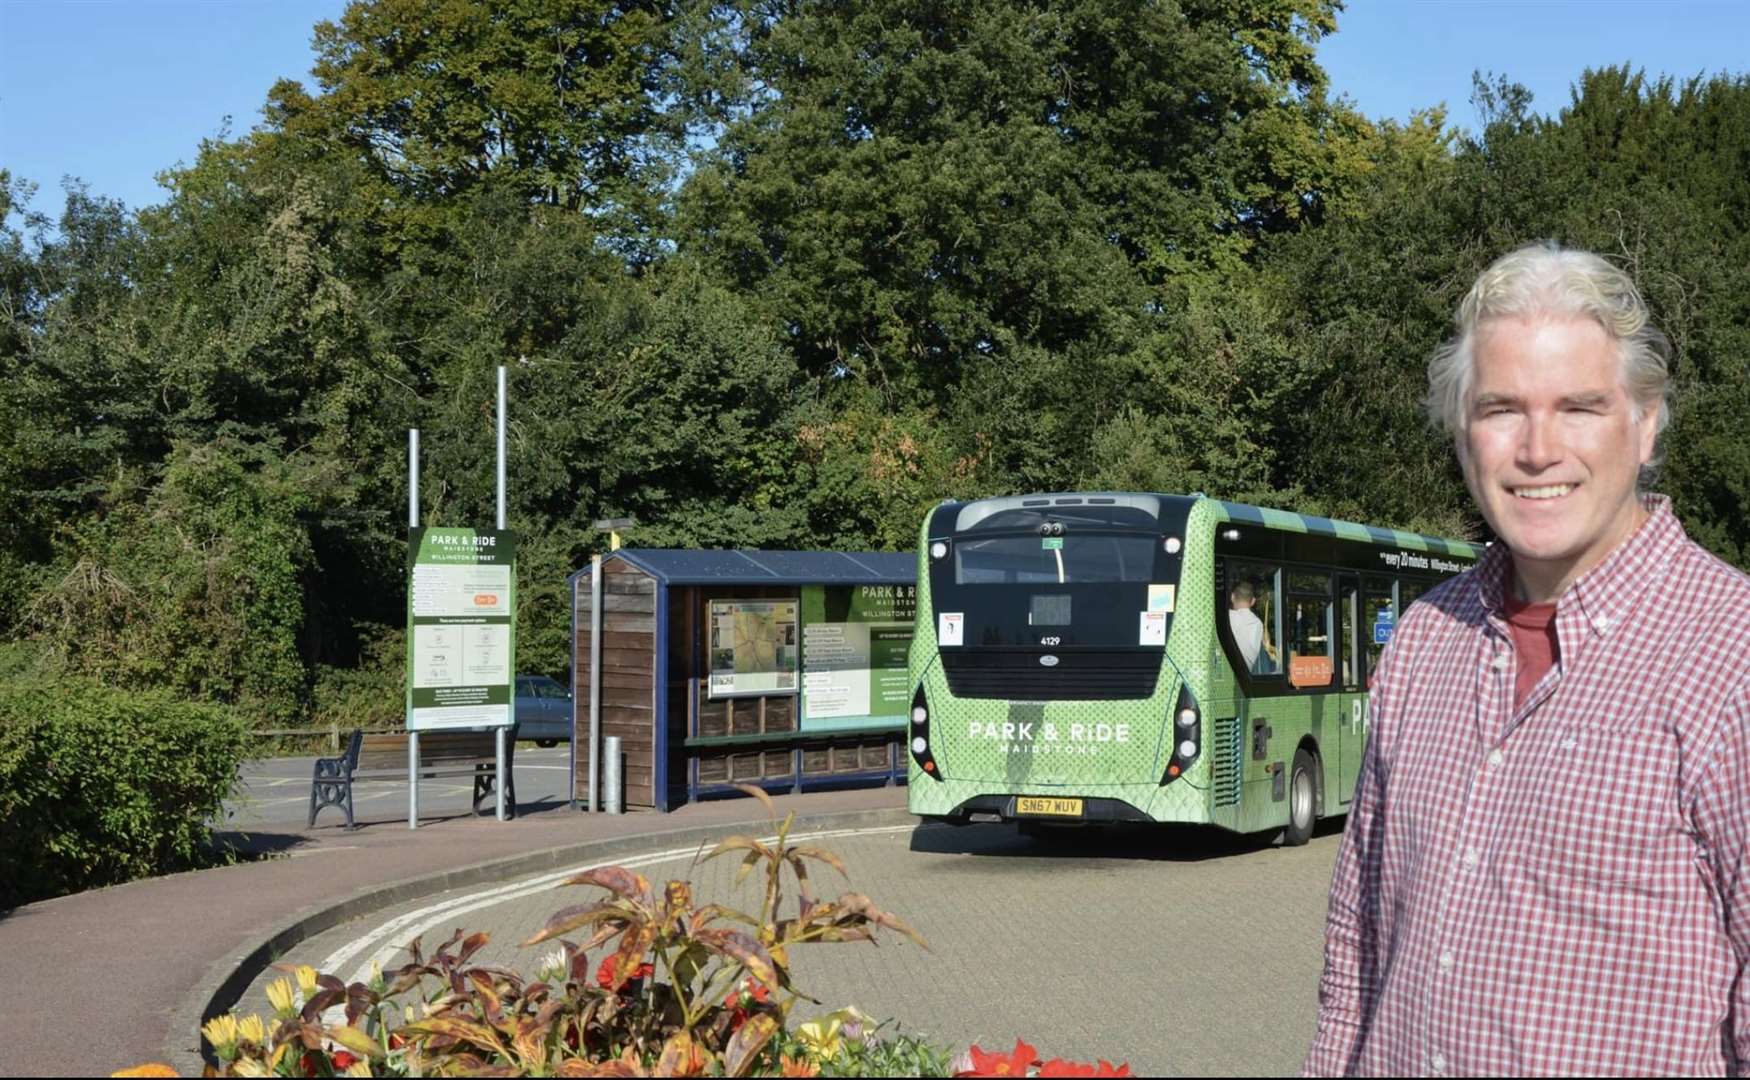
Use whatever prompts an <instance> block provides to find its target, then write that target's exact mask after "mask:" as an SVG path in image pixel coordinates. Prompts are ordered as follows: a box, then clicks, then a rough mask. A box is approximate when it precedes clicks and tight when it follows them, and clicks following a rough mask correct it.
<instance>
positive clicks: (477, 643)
mask: <svg viewBox="0 0 1750 1080" xmlns="http://www.w3.org/2000/svg"><path fill="white" fill-rule="evenodd" d="M515 658H516V536H515V534H513V533H510V532H499V531H494V530H490V529H425V528H419V529H410V530H408V533H407V727H408V730H410V731H433V730H437V729H442V728H482V727H509V726H510V725H511V724H512V723H513V722H514V720H515V712H514V706H513V703H512V700H511V686H512V683H513V679H514V675H513V673H514V672H515V670H516V662H515Z"/></svg>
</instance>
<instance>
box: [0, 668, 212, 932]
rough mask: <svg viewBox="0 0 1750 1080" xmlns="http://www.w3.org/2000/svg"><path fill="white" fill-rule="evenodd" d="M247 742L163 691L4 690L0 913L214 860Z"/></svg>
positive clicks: (80, 685) (56, 686)
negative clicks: (218, 828) (216, 834)
mask: <svg viewBox="0 0 1750 1080" xmlns="http://www.w3.org/2000/svg"><path fill="white" fill-rule="evenodd" d="M245 739H246V736H245V733H244V730H243V725H242V724H241V723H240V722H239V721H238V719H237V718H236V717H235V715H234V714H232V713H230V712H228V711H227V710H224V709H220V708H217V707H214V706H210V705H199V704H194V703H191V702H187V701H182V700H178V699H177V698H176V697H174V696H173V695H170V694H167V693H164V692H162V691H158V692H144V693H135V692H127V691H122V690H116V689H112V688H109V687H104V686H99V685H97V684H95V683H91V682H86V681H84V680H79V679H57V680H55V681H53V682H49V681H32V680H14V681H7V682H0V908H6V907H11V906H13V905H16V904H21V903H28V902H30V901H32V900H41V899H46V898H48V897H53V896H61V895H64V894H66V893H71V892H77V891H79V890H81V889H89V888H94V887H97V886H100V885H113V884H118V883H120V882H124V881H130V880H133V879H135V878H141V877H148V876H151V875H155V874H165V873H170V872H172V871H177V870H185V869H190V868H194V867H198V866H202V865H206V864H209V863H211V862H213V861H215V860H216V859H218V858H219V856H217V855H215V854H214V852H213V850H212V848H211V843H210V842H211V832H210V828H209V825H208V823H209V822H210V821H211V820H214V819H216V818H219V817H220V816H221V815H222V813H223V806H224V801H225V798H226V796H227V795H229V794H230V793H231V792H232V791H233V788H234V785H235V782H236V776H237V767H238V765H239V764H240V763H241V762H242V760H243V756H244V748H245Z"/></svg>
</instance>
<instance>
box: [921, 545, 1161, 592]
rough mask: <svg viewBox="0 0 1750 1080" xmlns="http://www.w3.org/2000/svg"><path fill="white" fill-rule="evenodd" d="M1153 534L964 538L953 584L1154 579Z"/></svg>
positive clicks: (956, 553)
mask: <svg viewBox="0 0 1750 1080" xmlns="http://www.w3.org/2000/svg"><path fill="white" fill-rule="evenodd" d="M1154 570H1155V542H1154V537H1152V536H1146V535H1145V536H1137V535H1127V536H1126V535H1104V536H1102V535H1098V534H1094V535H1088V534H1080V535H1074V536H1065V537H1040V536H1004V537H992V538H990V539H985V540H962V541H961V542H960V543H959V544H958V545H957V546H956V549H955V559H954V582H955V584H957V585H1048V584H1057V585H1067V584H1071V583H1076V584H1093V583H1111V582H1138V583H1140V582H1148V581H1152V580H1154V576H1153V575H1154Z"/></svg>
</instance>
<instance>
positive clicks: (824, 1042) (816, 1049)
mask: <svg viewBox="0 0 1750 1080" xmlns="http://www.w3.org/2000/svg"><path fill="white" fill-rule="evenodd" d="M844 1026H845V1021H844V1018H843V1017H842V1016H840V1015H839V1014H838V1013H827V1014H826V1015H825V1016H817V1017H815V1018H814V1019H813V1020H810V1021H808V1022H807V1023H806V1024H803V1025H802V1026H801V1027H799V1028H797V1029H796V1037H797V1038H799V1039H801V1040H802V1046H803V1048H804V1049H806V1050H807V1051H808V1056H809V1057H811V1058H816V1059H818V1060H821V1061H830V1060H832V1059H833V1058H835V1057H837V1056H838V1052H839V1029H840V1028H842V1027H844Z"/></svg>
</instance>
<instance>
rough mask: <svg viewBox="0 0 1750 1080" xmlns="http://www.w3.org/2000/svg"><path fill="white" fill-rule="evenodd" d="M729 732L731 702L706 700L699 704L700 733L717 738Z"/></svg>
mask: <svg viewBox="0 0 1750 1080" xmlns="http://www.w3.org/2000/svg"><path fill="white" fill-rule="evenodd" d="M727 734H729V702H727V701H706V702H701V703H700V705H699V735H700V737H701V738H706V739H715V738H719V737H721V736H724V735H727Z"/></svg>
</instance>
